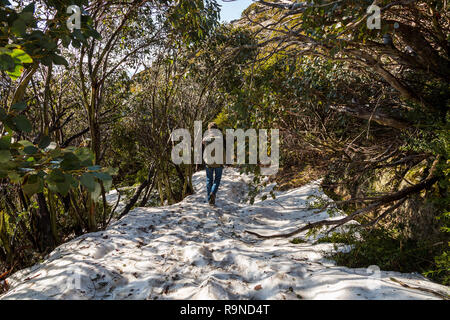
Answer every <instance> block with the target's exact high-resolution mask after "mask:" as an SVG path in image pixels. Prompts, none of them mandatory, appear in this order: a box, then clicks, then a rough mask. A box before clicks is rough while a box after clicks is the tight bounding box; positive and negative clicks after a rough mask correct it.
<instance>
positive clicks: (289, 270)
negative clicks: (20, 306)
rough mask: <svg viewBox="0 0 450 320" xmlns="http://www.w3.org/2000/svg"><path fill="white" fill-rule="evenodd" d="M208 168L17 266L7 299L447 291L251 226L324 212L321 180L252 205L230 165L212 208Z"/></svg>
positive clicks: (280, 224) (290, 223)
mask: <svg viewBox="0 0 450 320" xmlns="http://www.w3.org/2000/svg"><path fill="white" fill-rule="evenodd" d="M204 174H205V173H204V172H199V173H196V174H195V175H194V184H195V187H196V189H197V190H199V192H198V193H197V194H195V195H192V196H189V197H187V198H186V199H185V200H183V201H182V202H180V203H178V204H175V205H172V206H166V207H159V208H137V209H134V210H132V211H131V212H130V213H129V214H128V215H127V216H125V217H124V218H123V219H121V220H120V221H117V222H116V223H114V224H113V225H111V226H110V227H109V228H108V229H107V230H105V231H100V232H95V233H89V234H85V235H83V236H81V237H78V238H76V239H74V240H72V241H70V242H68V243H65V244H63V245H61V246H59V247H58V248H56V249H55V250H54V251H53V252H52V253H51V254H50V255H49V257H48V258H47V260H45V261H44V262H43V263H41V264H37V265H35V266H33V267H31V268H28V269H25V270H22V271H19V272H17V273H15V274H14V275H12V276H11V277H10V278H8V282H9V284H10V286H11V290H10V291H9V292H7V293H6V294H5V295H3V296H2V297H1V299H438V298H439V297H438V296H437V295H435V294H433V293H428V292H424V291H421V290H417V289H410V288H405V287H403V286H401V285H400V284H398V283H396V282H394V281H392V280H390V278H391V277H394V278H396V279H398V280H400V281H402V282H404V283H406V284H408V285H409V286H412V287H421V288H427V289H429V290H433V291H438V292H441V293H444V294H448V293H449V290H448V288H447V287H445V286H441V285H438V284H435V283H432V282H430V281H428V280H426V279H425V278H423V277H422V276H420V275H417V274H401V273H398V272H385V271H381V272H379V273H374V274H371V273H370V272H368V271H367V269H366V268H361V269H349V268H345V267H339V266H336V265H335V264H334V262H333V261H330V260H327V259H324V258H323V253H324V252H326V251H328V252H329V251H330V250H332V249H333V245H332V244H324V243H322V244H313V242H312V241H308V242H306V243H303V244H292V243H290V242H289V240H290V239H271V240H260V239H256V238H255V237H253V236H251V235H249V234H246V233H244V230H245V229H251V230H254V231H257V232H259V233H264V232H266V233H273V232H281V231H288V230H292V228H296V227H298V225H300V224H302V223H306V222H311V221H316V220H319V219H323V218H326V217H327V215H326V213H314V212H315V211H314V210H308V209H305V207H306V204H307V202H308V201H307V197H308V196H309V195H311V194H315V195H319V196H324V195H323V194H322V193H321V192H320V191H319V188H318V184H317V183H312V184H309V185H306V186H303V187H301V188H297V189H293V190H290V191H287V192H280V193H277V199H276V200H275V201H273V200H265V201H262V202H261V201H257V202H255V204H254V205H248V204H244V203H241V202H240V200H241V199H242V198H243V197H245V195H246V183H245V181H246V180H245V179H248V178H246V177H245V176H240V175H239V174H238V173H237V172H236V171H234V170H233V169H229V168H227V169H226V170H225V171H224V175H223V178H222V181H223V182H222V185H221V189H220V190H219V194H218V199H217V208H211V207H210V206H209V205H208V204H207V203H205V201H204V191H203V190H205V189H204V187H205V182H204V180H205V178H204ZM269 198H270V197H269ZM309 201H311V200H309ZM302 208H303V209H302ZM306 240H307V239H306Z"/></svg>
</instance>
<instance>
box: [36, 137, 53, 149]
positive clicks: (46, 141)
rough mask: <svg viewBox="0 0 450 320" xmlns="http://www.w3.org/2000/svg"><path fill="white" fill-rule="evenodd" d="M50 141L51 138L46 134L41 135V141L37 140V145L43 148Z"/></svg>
mask: <svg viewBox="0 0 450 320" xmlns="http://www.w3.org/2000/svg"><path fill="white" fill-rule="evenodd" d="M50 142H52V140H51V139H50V138H49V137H48V136H43V137H42V139H41V141H39V145H38V146H39V148H41V149H45V148H47V147H48V146H49V145H50Z"/></svg>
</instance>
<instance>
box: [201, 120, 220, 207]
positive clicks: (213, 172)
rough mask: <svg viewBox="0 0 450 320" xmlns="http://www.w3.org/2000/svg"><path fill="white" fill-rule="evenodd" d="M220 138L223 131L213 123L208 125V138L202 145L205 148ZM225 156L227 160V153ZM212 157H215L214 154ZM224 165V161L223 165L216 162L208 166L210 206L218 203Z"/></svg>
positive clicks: (207, 187)
mask: <svg viewBox="0 0 450 320" xmlns="http://www.w3.org/2000/svg"><path fill="white" fill-rule="evenodd" d="M214 129H215V130H216V131H215V130H214ZM214 131H215V132H214ZM219 134H220V136H219ZM220 138H223V135H222V133H221V131H220V130H219V128H218V127H217V124H216V123H215V122H211V123H209V124H208V132H207V134H206V136H205V137H204V138H203V140H202V143H203V145H204V146H207V145H208V144H210V143H211V142H213V141H214V139H220ZM223 143H224V146H225V141H223ZM223 155H224V159H225V151H224V153H223ZM212 156H214V152H213V154H212ZM224 163H225V161H222V162H221V163H215V162H214V163H212V164H208V163H207V164H206V192H207V194H208V198H207V201H208V203H209V204H210V205H214V204H215V203H216V194H217V191H218V190H219V185H220V179H221V178H222V170H223V164H224Z"/></svg>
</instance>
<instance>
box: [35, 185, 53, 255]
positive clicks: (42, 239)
mask: <svg viewBox="0 0 450 320" xmlns="http://www.w3.org/2000/svg"><path fill="white" fill-rule="evenodd" d="M36 197H37V202H38V206H39V207H38V209H37V210H36V215H35V223H36V231H37V237H38V245H39V250H40V251H41V252H45V251H46V250H47V249H50V248H53V247H54V245H55V241H54V239H53V235H52V228H51V219H50V212H49V210H48V207H47V201H46V200H45V196H44V194H43V193H42V192H40V193H38V194H37V195H36Z"/></svg>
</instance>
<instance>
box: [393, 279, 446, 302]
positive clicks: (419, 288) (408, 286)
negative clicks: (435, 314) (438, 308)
mask: <svg viewBox="0 0 450 320" xmlns="http://www.w3.org/2000/svg"><path fill="white" fill-rule="evenodd" d="M389 279H390V280H391V281H394V282H396V283H398V284H399V285H401V286H402V287H405V288H408V289H414V290H420V291H424V292H428V293H432V294H434V295H436V296H438V297H440V298H442V299H444V300H450V296H449V295H448V294H445V293H440V292H437V291H434V290H431V289H428V288H422V287H413V286H410V285H408V284H406V283H404V282H401V281H400V280H398V279H395V278H392V277H391V278H389Z"/></svg>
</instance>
